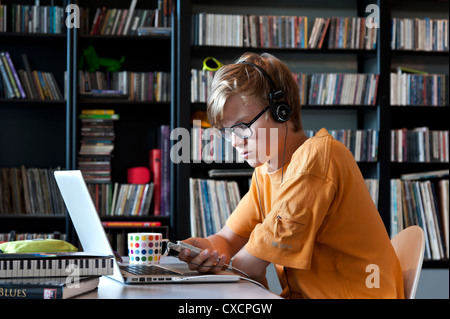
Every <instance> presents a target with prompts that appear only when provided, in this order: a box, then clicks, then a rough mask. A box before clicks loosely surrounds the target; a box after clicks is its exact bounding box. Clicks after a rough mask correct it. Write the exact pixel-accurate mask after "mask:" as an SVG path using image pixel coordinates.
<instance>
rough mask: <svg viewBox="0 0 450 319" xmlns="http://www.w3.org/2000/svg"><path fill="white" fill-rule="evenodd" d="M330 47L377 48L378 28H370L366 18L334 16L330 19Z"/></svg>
mask: <svg viewBox="0 0 450 319" xmlns="http://www.w3.org/2000/svg"><path fill="white" fill-rule="evenodd" d="M329 28H330V32H329V36H328V49H360V50H375V49H376V47H377V31H378V29H377V28H375V27H373V28H368V27H367V26H366V18H358V17H333V18H331V21H330V27H329Z"/></svg>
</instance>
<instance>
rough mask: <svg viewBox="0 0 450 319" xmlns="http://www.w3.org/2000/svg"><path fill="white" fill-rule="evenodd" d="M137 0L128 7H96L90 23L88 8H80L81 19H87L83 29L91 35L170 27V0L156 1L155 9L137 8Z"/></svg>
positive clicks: (134, 32)
mask: <svg viewBox="0 0 450 319" xmlns="http://www.w3.org/2000/svg"><path fill="white" fill-rule="evenodd" d="M136 4H137V0H132V1H131V4H130V7H129V8H128V9H121V8H111V9H107V8H106V7H102V8H97V9H96V11H95V15H94V19H93V21H92V23H89V21H88V20H87V19H88V16H89V12H88V9H85V10H82V11H81V12H82V18H81V20H82V21H87V22H86V23H87V26H83V30H85V29H86V30H90V32H89V33H90V34H92V35H136V34H137V30H138V28H142V27H170V25H171V21H170V17H171V7H172V6H171V0H163V1H158V8H156V9H137V8H136Z"/></svg>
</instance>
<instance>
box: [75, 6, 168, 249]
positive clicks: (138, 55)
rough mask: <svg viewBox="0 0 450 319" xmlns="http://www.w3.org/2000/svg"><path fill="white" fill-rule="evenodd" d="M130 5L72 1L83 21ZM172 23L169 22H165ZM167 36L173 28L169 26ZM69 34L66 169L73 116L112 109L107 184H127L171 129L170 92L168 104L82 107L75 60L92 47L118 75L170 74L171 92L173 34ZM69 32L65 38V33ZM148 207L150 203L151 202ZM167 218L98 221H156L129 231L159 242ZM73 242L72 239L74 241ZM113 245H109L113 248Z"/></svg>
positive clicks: (85, 103) (104, 103) (85, 104)
mask: <svg viewBox="0 0 450 319" xmlns="http://www.w3.org/2000/svg"><path fill="white" fill-rule="evenodd" d="M130 3H131V2H130V1H128V2H124V1H109V2H108V3H107V4H105V3H104V2H102V1H83V0H80V1H76V4H77V5H78V6H80V7H89V21H91V23H92V21H93V20H94V14H95V10H96V8H101V7H103V6H107V8H108V9H112V8H121V9H128V8H129V7H130ZM157 6H158V1H146V2H143V1H138V2H137V4H136V7H135V9H136V10H137V9H155V8H157ZM171 20H172V23H174V22H173V20H174V19H173V17H172V18H171ZM172 30H173V26H172ZM70 31H72V32H73V33H74V35H73V42H72V46H71V48H70V51H71V52H75V54H74V58H73V60H72V64H71V65H70V68H71V71H69V72H71V73H72V76H71V77H69V78H70V79H71V80H69V82H68V83H69V87H71V88H72V89H73V94H72V96H71V99H72V100H73V105H72V114H73V116H72V121H73V124H72V132H73V137H72V138H73V143H74V145H75V149H74V150H73V151H72V154H73V158H72V163H71V165H72V167H74V168H77V167H78V165H77V158H78V156H77V154H78V151H79V146H80V141H81V134H80V130H79V128H80V125H81V123H80V120H78V114H80V112H81V110H82V109H113V110H114V111H115V113H116V114H119V115H120V119H119V120H117V121H115V122H114V131H115V140H114V151H113V157H112V159H111V179H112V183H127V169H128V168H130V167H136V166H146V167H149V151H150V149H153V148H158V146H159V145H158V142H159V140H158V132H159V126H160V125H171V122H172V117H173V116H174V114H175V112H174V111H173V103H174V100H175V94H174V92H173V91H171V92H170V100H169V101H168V102H154V101H122V100H106V101H101V100H96V101H89V100H88V101H86V100H81V99H80V94H79V87H78V80H79V79H78V74H77V72H74V70H78V69H79V59H80V57H81V55H82V53H83V49H84V48H86V47H87V46H89V45H92V46H93V47H94V48H95V50H96V53H97V54H98V56H99V57H107V58H112V59H117V60H119V59H120V58H121V57H125V60H124V62H123V64H122V66H121V71H129V72H153V71H162V72H170V73H171V74H172V77H171V80H170V82H171V85H172V87H173V69H172V65H173V62H172V59H173V49H174V46H173V41H174V36H173V33H171V35H169V36H137V35H126V36H121V35H97V34H96V35H92V34H80V33H79V32H77V30H70ZM70 31H69V32H70ZM152 201H153V200H152ZM174 218H175V217H174V214H173V212H171V213H170V215H169V216H153V215H151V213H150V214H149V215H148V216H101V219H102V221H124V220H126V221H158V222H160V223H161V227H152V228H151V229H150V228H130V229H128V230H130V231H160V232H162V233H163V234H164V236H168V237H169V238H170V236H172V231H171V229H172V226H171V225H172V224H173V219H174ZM123 231H125V229H117V228H109V229H107V233H109V234H114V235H117V234H119V233H123ZM74 239H75V238H74ZM115 242H116V241H115V240H113V244H114V243H115Z"/></svg>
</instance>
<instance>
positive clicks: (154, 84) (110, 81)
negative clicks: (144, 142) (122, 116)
mask: <svg viewBox="0 0 450 319" xmlns="http://www.w3.org/2000/svg"><path fill="white" fill-rule="evenodd" d="M79 88H80V95H81V98H82V99H93V98H100V97H101V95H99V92H108V91H109V92H110V93H109V96H106V94H103V97H106V98H111V99H128V100H129V101H149V102H169V101H170V73H168V72H158V71H155V72H130V71H119V72H102V71H96V72H88V71H82V70H80V71H79ZM113 92H115V94H113Z"/></svg>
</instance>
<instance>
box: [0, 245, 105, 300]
mask: <svg viewBox="0 0 450 319" xmlns="http://www.w3.org/2000/svg"><path fill="white" fill-rule="evenodd" d="M113 271H114V259H113V256H107V255H100V254H90V253H82V252H75V253H24V254H9V253H2V254H0V299H66V298H71V297H74V296H77V295H80V294H83V293H86V292H88V291H92V290H94V289H96V288H97V286H98V284H99V278H100V277H101V276H103V275H112V274H113Z"/></svg>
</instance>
